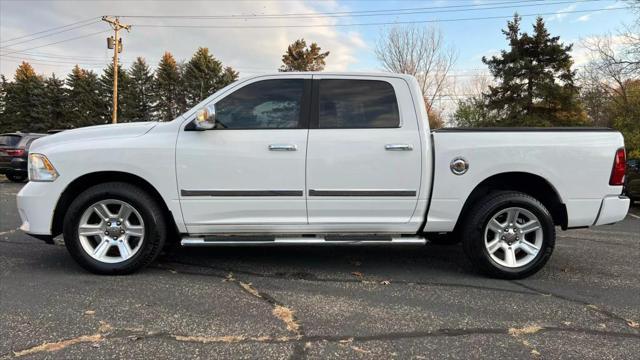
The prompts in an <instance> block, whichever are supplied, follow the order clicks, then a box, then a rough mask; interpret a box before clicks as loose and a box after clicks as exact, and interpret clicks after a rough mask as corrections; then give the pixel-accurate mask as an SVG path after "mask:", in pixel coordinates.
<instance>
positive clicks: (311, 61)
mask: <svg viewBox="0 0 640 360" xmlns="http://www.w3.org/2000/svg"><path fill="white" fill-rule="evenodd" d="M321 50H322V49H321V48H320V47H319V46H318V44H316V43H311V45H310V46H309V47H307V42H306V41H304V39H298V40H296V41H294V42H293V43H292V44H291V45H289V47H287V51H286V52H285V53H284V55H282V63H283V65H282V66H281V67H280V69H279V70H280V71H322V70H324V65H325V61H324V59H325V58H326V57H327V56H329V52H328V51H325V52H320V51H321Z"/></svg>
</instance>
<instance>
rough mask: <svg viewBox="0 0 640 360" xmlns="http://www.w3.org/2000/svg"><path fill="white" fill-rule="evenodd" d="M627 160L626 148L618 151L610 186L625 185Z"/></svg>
mask: <svg viewBox="0 0 640 360" xmlns="http://www.w3.org/2000/svg"><path fill="white" fill-rule="evenodd" d="M626 158H627V156H626V154H625V152H624V148H620V149H618V151H616V156H615V158H614V159H613V169H611V177H610V178H609V185H614V186H617V185H624V173H625V170H626V168H627V159H626Z"/></svg>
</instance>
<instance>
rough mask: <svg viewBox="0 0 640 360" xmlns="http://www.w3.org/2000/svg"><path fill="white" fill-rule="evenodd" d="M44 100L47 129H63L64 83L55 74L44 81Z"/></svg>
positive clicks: (64, 112)
mask: <svg viewBox="0 0 640 360" xmlns="http://www.w3.org/2000/svg"><path fill="white" fill-rule="evenodd" d="M44 86H45V98H44V103H45V104H46V107H47V114H48V119H47V122H46V124H47V129H60V128H63V129H64V128H65V125H67V124H66V123H65V118H64V117H65V114H66V111H65V108H64V107H65V105H66V98H65V95H66V92H65V89H64V81H63V80H61V79H58V78H57V77H56V75H55V74H52V75H51V77H50V78H47V79H46V80H45V81H44Z"/></svg>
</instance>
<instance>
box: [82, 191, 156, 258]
mask: <svg viewBox="0 0 640 360" xmlns="http://www.w3.org/2000/svg"><path fill="white" fill-rule="evenodd" d="M78 237H79V239H80V244H81V245H82V249H83V250H84V251H85V252H86V253H87V254H88V255H89V256H91V257H92V258H93V259H95V260H98V261H100V262H103V263H110V264H113V263H119V262H123V261H126V260H128V259H130V258H131V257H133V256H134V255H135V254H136V253H137V252H138V251H139V250H140V248H141V247H142V243H143V241H144V221H143V220H142V216H140V213H139V212H138V211H137V210H136V209H135V208H134V207H133V206H131V204H129V203H126V202H124V201H121V200H115V199H108V200H101V201H98V202H97V203H95V204H93V205H91V206H89V207H88V208H87V209H86V210H85V211H84V213H83V214H82V216H81V217H80V224H79V225H78Z"/></svg>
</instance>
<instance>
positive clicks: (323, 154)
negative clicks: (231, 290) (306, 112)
mask: <svg viewBox="0 0 640 360" xmlns="http://www.w3.org/2000/svg"><path fill="white" fill-rule="evenodd" d="M420 145H421V143H420V134H419V130H418V125H417V116H416V114H415V110H414V105H413V100H412V97H411V93H410V90H409V85H408V84H407V83H406V82H405V81H404V80H403V79H398V78H384V77H376V78H369V77H357V76H354V77H348V78H345V77H344V76H341V77H339V78H338V77H332V76H330V75H314V86H313V102H312V118H311V123H310V129H309V144H308V150H307V188H308V200H307V207H308V214H309V215H308V216H309V224H371V223H376V224H378V225H381V226H384V224H399V223H406V222H408V221H409V220H410V218H411V216H412V214H413V212H414V210H415V208H416V205H417V199H418V197H417V194H418V193H419V190H420V174H421V170H422V169H421V148H420ZM349 226H352V225H349ZM352 228H355V227H351V228H350V229H352ZM382 228H383V227H382Z"/></svg>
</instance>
